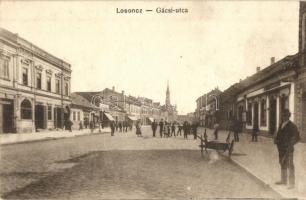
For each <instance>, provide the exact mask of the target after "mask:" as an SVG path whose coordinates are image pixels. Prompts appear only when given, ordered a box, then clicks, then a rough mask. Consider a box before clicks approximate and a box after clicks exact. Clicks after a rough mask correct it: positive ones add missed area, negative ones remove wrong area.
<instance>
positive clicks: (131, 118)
mask: <svg viewBox="0 0 306 200" xmlns="http://www.w3.org/2000/svg"><path fill="white" fill-rule="evenodd" d="M128 118H129V119H130V120H132V121H137V119H136V117H133V116H128Z"/></svg>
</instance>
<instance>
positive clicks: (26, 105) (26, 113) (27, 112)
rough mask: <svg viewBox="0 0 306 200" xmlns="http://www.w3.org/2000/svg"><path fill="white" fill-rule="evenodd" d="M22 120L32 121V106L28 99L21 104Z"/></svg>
mask: <svg viewBox="0 0 306 200" xmlns="http://www.w3.org/2000/svg"><path fill="white" fill-rule="evenodd" d="M21 119H32V105H31V102H30V101H29V100H28V99H25V100H23V101H22V102H21Z"/></svg>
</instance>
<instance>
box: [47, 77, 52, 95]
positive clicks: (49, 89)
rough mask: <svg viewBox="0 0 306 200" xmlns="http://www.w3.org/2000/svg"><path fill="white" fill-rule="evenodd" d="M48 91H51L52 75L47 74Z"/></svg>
mask: <svg viewBox="0 0 306 200" xmlns="http://www.w3.org/2000/svg"><path fill="white" fill-rule="evenodd" d="M47 91H48V92H51V76H47Z"/></svg>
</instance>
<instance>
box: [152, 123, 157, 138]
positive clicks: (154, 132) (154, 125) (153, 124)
mask: <svg viewBox="0 0 306 200" xmlns="http://www.w3.org/2000/svg"><path fill="white" fill-rule="evenodd" d="M151 128H152V131H153V137H155V134H156V129H157V122H156V121H155V119H154V121H153V122H152V124H151Z"/></svg>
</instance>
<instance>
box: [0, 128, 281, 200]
mask: <svg viewBox="0 0 306 200" xmlns="http://www.w3.org/2000/svg"><path fill="white" fill-rule="evenodd" d="M143 132H144V137H136V135H135V133H134V132H132V133H131V132H129V133H116V134H115V136H114V137H111V136H110V135H109V134H98V135H89V136H82V137H75V138H67V139H60V140H51V141H42V142H33V143H27V144H16V145H7V146H2V147H1V163H2V165H1V166H2V167H1V176H0V177H1V194H2V197H4V198H21V199H24V198H26V199H28V198H31V199H32V198H36V199H43V198H56V199H57V198H58V199H101V198H102V199H120V198H121V199H122V198H125V199H131V198H133V199H134V198H136V199H137V198H138V199H144V198H150V199H153V198H167V199H177V198H180V199H186V198H210V197H220V198H222V197H230V198H237V197H264V198H277V197H279V196H278V194H276V193H275V192H273V191H271V190H270V189H269V188H265V187H264V186H263V185H262V184H260V183H258V182H257V181H256V180H254V179H253V178H252V177H251V176H250V175H248V174H247V173H245V172H244V171H243V170H241V169H240V168H238V167H237V166H236V165H234V164H232V163H231V161H229V160H228V159H227V157H223V156H219V155H218V154H217V153H216V152H214V151H210V152H209V155H205V156H204V157H201V154H200V151H199V149H198V146H197V145H198V143H199V141H195V140H193V139H191V137H190V138H189V139H188V140H184V139H183V136H179V137H176V138H173V137H172V138H162V139H161V138H158V137H157V138H152V136H151V131H150V129H149V128H148V127H146V128H144V131H143ZM67 134H68V133H67Z"/></svg>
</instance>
